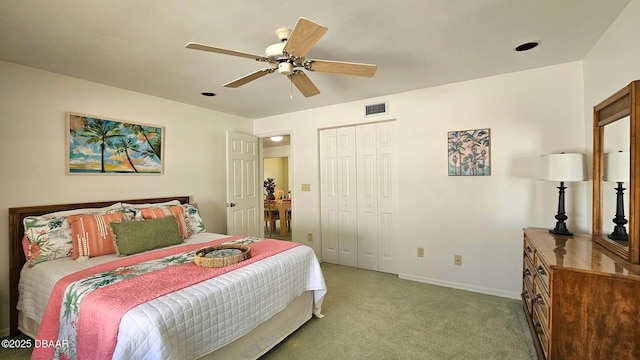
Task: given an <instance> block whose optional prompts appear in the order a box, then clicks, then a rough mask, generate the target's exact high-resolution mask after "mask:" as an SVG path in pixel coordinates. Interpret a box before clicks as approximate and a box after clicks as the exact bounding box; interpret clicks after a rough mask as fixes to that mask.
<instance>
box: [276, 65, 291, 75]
mask: <svg viewBox="0 0 640 360" xmlns="http://www.w3.org/2000/svg"><path fill="white" fill-rule="evenodd" d="M278 71H279V72H280V74H282V75H291V74H293V64H291V63H289V62H281V63H280V64H278Z"/></svg>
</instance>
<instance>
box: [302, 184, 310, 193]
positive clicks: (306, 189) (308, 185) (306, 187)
mask: <svg viewBox="0 0 640 360" xmlns="http://www.w3.org/2000/svg"><path fill="white" fill-rule="evenodd" d="M302 191H311V184H302Z"/></svg>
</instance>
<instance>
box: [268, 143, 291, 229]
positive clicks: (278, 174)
mask: <svg viewBox="0 0 640 360" xmlns="http://www.w3.org/2000/svg"><path fill="white" fill-rule="evenodd" d="M262 154H263V159H262V161H263V167H262V168H263V181H264V180H266V179H267V178H271V179H273V180H274V182H275V196H276V199H275V204H272V206H271V207H272V209H271V210H267V206H265V222H264V230H265V233H264V236H265V237H268V238H273V239H279V240H291V238H292V232H293V228H292V225H291V223H292V220H293V210H292V208H293V203H292V196H291V190H292V188H293V186H292V185H293V181H292V174H293V171H292V168H291V166H292V161H290V159H291V136H290V135H275V136H270V137H266V138H262ZM265 195H266V193H265Z"/></svg>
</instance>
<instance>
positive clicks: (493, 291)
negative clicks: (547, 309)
mask: <svg viewBox="0 0 640 360" xmlns="http://www.w3.org/2000/svg"><path fill="white" fill-rule="evenodd" d="M398 277H399V278H400V279H405V280H412V281H418V282H421V283H425V284H431V285H438V286H444V287H448V288H453V289H458V290H466V291H471V292H476V293H480V294H487V295H494V296H500V297H504V298H509V299H515V300H522V298H521V297H520V293H514V292H510V291H504V290H498V289H490V288H485V287H481V286H473V285H468V284H460V283H454V282H450V281H443V280H437V279H430V278H425V277H422V276H415V275H410V274H398Z"/></svg>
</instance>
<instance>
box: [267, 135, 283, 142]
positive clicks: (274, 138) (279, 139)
mask: <svg viewBox="0 0 640 360" xmlns="http://www.w3.org/2000/svg"><path fill="white" fill-rule="evenodd" d="M269 139H271V141H276V142H278V141H282V139H283V137H282V136H272V137H270V138H269Z"/></svg>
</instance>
